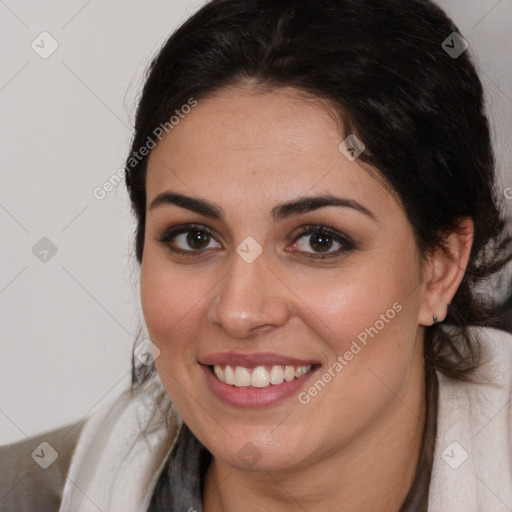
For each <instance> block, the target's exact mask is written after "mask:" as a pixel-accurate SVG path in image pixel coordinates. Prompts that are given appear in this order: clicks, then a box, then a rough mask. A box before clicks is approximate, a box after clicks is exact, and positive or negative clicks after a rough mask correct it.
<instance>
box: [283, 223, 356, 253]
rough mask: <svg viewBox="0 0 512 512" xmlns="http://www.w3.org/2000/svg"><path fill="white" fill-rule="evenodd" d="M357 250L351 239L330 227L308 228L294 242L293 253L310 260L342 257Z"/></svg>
mask: <svg viewBox="0 0 512 512" xmlns="http://www.w3.org/2000/svg"><path fill="white" fill-rule="evenodd" d="M355 248H356V245H355V244H354V242H353V241H352V240H351V239H350V238H348V237H347V236H345V235H342V234H341V233H339V232H338V231H336V230H335V229H333V228H330V227H328V226H306V227H305V228H304V229H303V230H302V232H301V233H300V234H299V235H298V236H297V237H296V238H295V240H294V242H293V249H294V250H293V252H298V253H304V255H305V256H307V257H309V258H326V257H334V256H341V255H342V254H345V253H347V252H349V251H351V250H354V249H355Z"/></svg>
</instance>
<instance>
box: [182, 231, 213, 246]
mask: <svg viewBox="0 0 512 512" xmlns="http://www.w3.org/2000/svg"><path fill="white" fill-rule="evenodd" d="M210 239H211V236H210V235H209V234H208V233H206V232H204V231H189V232H188V234H187V244H188V245H189V247H191V248H192V249H205V248H206V247H208V243H209V242H210Z"/></svg>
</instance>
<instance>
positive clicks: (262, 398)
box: [199, 364, 320, 407]
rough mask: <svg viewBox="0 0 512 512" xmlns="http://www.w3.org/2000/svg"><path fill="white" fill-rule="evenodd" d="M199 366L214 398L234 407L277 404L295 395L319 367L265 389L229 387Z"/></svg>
mask: <svg viewBox="0 0 512 512" xmlns="http://www.w3.org/2000/svg"><path fill="white" fill-rule="evenodd" d="M199 366H200V367H201V370H202V371H203V372H204V374H205V376H206V381H207V382H208V385H209V386H210V389H211V390H212V391H213V393H214V394H215V396H216V397H217V398H218V399H219V400H221V401H222V402H224V403H226V404H228V405H233V406H235V407H268V406H270V405H274V404H277V403H278V402H281V401H282V400H284V399H285V398H288V397H289V396H291V395H294V394H295V393H297V392H298V391H299V389H300V388H301V387H302V386H304V385H305V384H306V382H307V381H308V380H309V379H310V378H311V377H312V376H313V375H314V374H316V373H317V372H318V370H319V369H320V366H318V367H315V368H313V369H312V370H310V371H309V372H308V373H306V374H305V375H303V376H302V377H299V378H298V379H297V378H295V379H293V380H292V381H290V382H287V381H284V382H283V383H282V384H277V385H273V384H271V385H270V386H267V387H266V388H255V387H250V386H248V387H237V386H231V385H230V384H226V383H225V382H222V381H220V380H219V379H218V378H217V377H216V376H215V374H214V373H213V371H212V370H211V368H210V367H209V366H206V365H204V364H200V365H199Z"/></svg>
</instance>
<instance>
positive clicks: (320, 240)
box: [309, 233, 333, 252]
mask: <svg viewBox="0 0 512 512" xmlns="http://www.w3.org/2000/svg"><path fill="white" fill-rule="evenodd" d="M310 237H311V238H310V240H309V245H310V246H311V248H312V249H314V250H315V251H318V252H324V251H328V250H329V249H330V248H331V247H332V244H333V239H332V237H330V236H329V235H325V234H323V233H318V234H316V235H310Z"/></svg>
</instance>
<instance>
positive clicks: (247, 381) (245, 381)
mask: <svg viewBox="0 0 512 512" xmlns="http://www.w3.org/2000/svg"><path fill="white" fill-rule="evenodd" d="M250 385H251V374H250V373H249V370H248V369H247V368H244V367H243V366H237V367H236V370H235V386H236V387H242V386H244V387H245V386H250Z"/></svg>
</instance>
